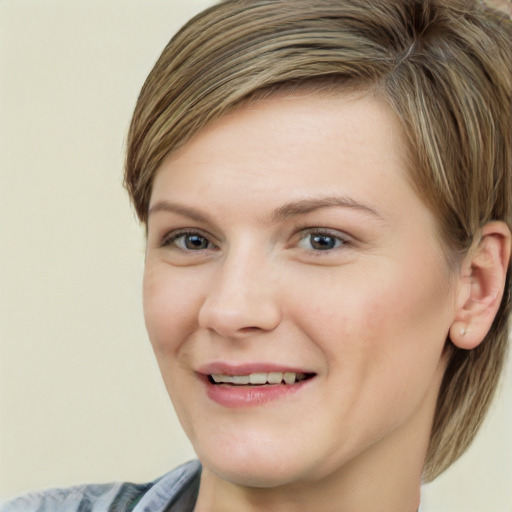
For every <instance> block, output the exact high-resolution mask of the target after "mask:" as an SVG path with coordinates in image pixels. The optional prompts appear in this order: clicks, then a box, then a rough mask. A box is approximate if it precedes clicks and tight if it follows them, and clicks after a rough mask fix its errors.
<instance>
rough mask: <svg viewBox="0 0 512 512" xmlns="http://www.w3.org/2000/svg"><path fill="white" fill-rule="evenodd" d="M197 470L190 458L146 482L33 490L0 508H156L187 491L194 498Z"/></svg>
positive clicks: (54, 511)
mask: <svg viewBox="0 0 512 512" xmlns="http://www.w3.org/2000/svg"><path fill="white" fill-rule="evenodd" d="M200 473H201V466H200V464H199V461H192V462H188V463H186V464H183V465H182V466H179V467H178V468H176V469H174V470H172V471H170V472H169V473H167V474H166V475H164V476H162V477H160V478H158V479H157V480H155V481H153V482H150V483H147V484H134V483H130V482H121V483H113V484H96V485H79V486H75V487H68V488H64V489H49V490H45V491H40V492H32V493H30V494H26V495H24V496H20V497H19V498H15V499H14V500H12V501H9V502H7V503H5V504H3V505H0V512H96V511H102V512H109V511H112V512H113V511H116V512H132V511H133V512H136V511H137V510H144V511H147V512H152V511H155V512H156V511H157V510H162V509H163V507H165V506H167V505H168V504H171V503H172V502H173V501H175V500H176V499H178V498H180V496H181V495H183V494H187V491H189V492H188V494H189V495H190V496H188V498H187V499H189V500H190V499H193V500H195V497H196V492H195V491H196V489H195V488H196V487H198V485H199V477H200Z"/></svg>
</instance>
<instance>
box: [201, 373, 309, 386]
mask: <svg viewBox="0 0 512 512" xmlns="http://www.w3.org/2000/svg"><path fill="white" fill-rule="evenodd" d="M314 376H315V374H314V373H294V372H268V373H263V372H258V373H250V374H247V375H225V374H222V373H216V374H212V375H209V376H208V380H209V382H210V383H211V384H218V385H221V384H227V385H231V386H268V385H278V384H285V385H290V386H291V385H293V384H296V383H298V382H302V381H305V380H309V379H311V378H313V377H314Z"/></svg>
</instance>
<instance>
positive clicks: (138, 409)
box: [0, 0, 512, 512]
mask: <svg viewBox="0 0 512 512" xmlns="http://www.w3.org/2000/svg"><path fill="white" fill-rule="evenodd" d="M210 3H211V2H209V1H208V0H187V1H183V0H180V1H177V0H166V1H163V0H87V1H86V0H60V1H57V0H0V230H1V236H0V315H1V321H0V340H1V345H0V350H1V353H0V358H1V359H0V379H1V380H0V385H1V388H0V389H1V395H0V415H1V418H0V419H1V430H0V497H1V498H2V499H5V498H7V497H9V496H13V495H15V494H18V493H22V492H26V491H28V490H32V489H38V488H44V487H49V486H57V485H58V486H65V485H70V484H74V483H81V482H82V483H83V482H100V481H112V480H131V481H148V480H151V479H153V478H155V477H157V476H159V475H161V474H162V473H164V472H166V471H168V470H169V469H171V468H172V467H173V466H175V465H176V464H178V463H180V462H182V461H185V460H187V459H189V458H191V457H193V452H192V450H191V448H190V446H189V444H188V441H187V440H186V438H185V437H184V435H183V434H182V432H181V429H180V427H179V425H178V424H177V421H176V419H175V416H174V414H173V412H172V410H171V406H170V404H169V400H168V398H167V396H166V394H165V391H164V388H163V386H162V385H161V383H160V377H159V375H158V370H157V367H156V364H155V362H154V360H153V356H152V353H151V351H150V348H149V344H148V343H147V340H146V334H145V331H144V325H143V319H142V312H141V302H140V298H139V297H140V279H141V271H142V264H143V246H144V241H143V234H142V231H141V230H140V229H139V227H138V225H137V222H136V221H135V219H134V216H133V214H132V212H131V210H130V207H129V204H128V200H127V197H126V195H125V193H124V191H123V189H122V187H121V180H122V160H123V151H124V138H125V134H126V130H127V126H128V122H129V118H130V113H131V109H132V108H133V105H134V102H135V99H136V96H137V94H138V91H139V89H140V86H141V85H142V82H143V80H144V78H145V76H146V74H147V73H148V72H149V70H150V68H151V66H152V64H153V63H154V61H155V59H156V58H157V56H158V55H159V53H160V51H161V49H162V48H163V46H164V44H165V43H166V42H167V41H168V39H169V38H170V36H171V35H172V33H173V32H174V31H175V30H176V29H177V28H178V27H179V26H180V25H181V24H182V23H183V22H184V21H185V20H187V19H188V18H189V17H190V16H191V15H192V14H193V13H195V12H196V11H198V10H200V9H201V8H203V7H205V6H207V5H209V4H210ZM509 366H510V365H509ZM511 397H512V375H511V370H510V368H509V369H508V376H507V379H506V380H505V382H504V385H503V391H502V394H500V396H499V399H498V401H497V402H496V406H495V408H494V410H493V414H492V416H491V417H490V419H489V421H488V422H487V423H486V426H485V428H484V430H483V432H482V434H481V435H480V436H479V438H478V441H477V443H476V444H475V446H474V447H473V448H472V449H471V451H470V452H469V453H468V454H467V455H466V456H465V457H464V458H463V459H462V460H461V461H460V462H459V463H458V464H457V465H456V466H455V467H454V468H453V469H452V470H450V471H449V472H448V473H447V474H446V475H445V476H443V477H442V478H441V479H439V481H438V482H436V483H435V484H434V485H431V486H428V487H427V488H426V489H425V493H424V501H425V505H426V506H427V511H428V512H444V511H446V512H480V511H481V512H510V510H512V486H511V485H510V483H511V482H512V439H511V435H510V432H512V407H511V403H510V401H511Z"/></svg>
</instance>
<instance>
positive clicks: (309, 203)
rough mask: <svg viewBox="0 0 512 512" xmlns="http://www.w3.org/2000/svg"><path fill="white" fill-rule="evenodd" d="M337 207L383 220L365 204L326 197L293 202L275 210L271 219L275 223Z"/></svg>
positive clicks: (338, 197) (348, 199) (339, 197)
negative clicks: (357, 211)
mask: <svg viewBox="0 0 512 512" xmlns="http://www.w3.org/2000/svg"><path fill="white" fill-rule="evenodd" d="M336 207H337V208H350V209H354V210H359V211H361V212H363V213H367V214H370V215H372V216H375V217H378V218H379V219H382V217H381V215H379V214H378V213H377V211H376V210H375V209H374V208H372V207H370V206H368V205H366V204H364V203H360V202H358V201H356V200H354V199H352V198H350V197H344V196H326V197H318V198H306V199H299V200H298V201H292V202H290V203H287V204H285V205H283V206H281V207H280V208H277V209H276V210H274V212H273V213H272V215H271V219H272V220H273V221H282V220H286V219H289V218H290V217H295V216H298V215H306V214H308V213H311V212H313V211H315V210H320V209H322V208H336Z"/></svg>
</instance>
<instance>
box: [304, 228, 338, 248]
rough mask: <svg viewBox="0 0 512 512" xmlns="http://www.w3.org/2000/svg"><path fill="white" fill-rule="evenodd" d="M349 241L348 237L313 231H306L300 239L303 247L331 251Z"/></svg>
mask: <svg viewBox="0 0 512 512" xmlns="http://www.w3.org/2000/svg"><path fill="white" fill-rule="evenodd" d="M347 243H348V241H347V239H346V238H343V237H341V236H340V235H335V234H333V233H329V232H323V231H313V232H309V233H306V234H305V235H304V236H303V237H302V238H301V239H300V241H299V247H300V248H301V249H306V250H313V251H330V250H332V249H337V248H339V247H341V246H343V245H346V244H347Z"/></svg>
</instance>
